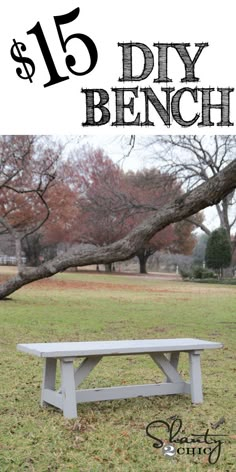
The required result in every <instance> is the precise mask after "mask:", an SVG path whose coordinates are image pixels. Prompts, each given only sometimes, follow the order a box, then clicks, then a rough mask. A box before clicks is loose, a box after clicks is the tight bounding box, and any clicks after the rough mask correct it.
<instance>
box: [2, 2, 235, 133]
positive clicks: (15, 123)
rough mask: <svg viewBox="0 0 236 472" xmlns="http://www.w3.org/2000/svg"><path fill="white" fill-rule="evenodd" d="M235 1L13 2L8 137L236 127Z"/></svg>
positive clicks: (5, 69)
mask: <svg viewBox="0 0 236 472" xmlns="http://www.w3.org/2000/svg"><path fill="white" fill-rule="evenodd" d="M233 6H234V4H233V1H231V0H230V1H229V0H226V1H225V2H224V3H223V4H222V5H221V7H220V8H217V4H216V3H215V4H214V3H212V2H206V1H203V0H199V1H198V2H197V3H196V2H195V3H190V2H189V1H186V0H180V1H178V2H176V1H174V0H172V1H169V2H157V1H156V0H147V1H146V2H144V3H143V2H140V3H138V2H137V1H133V0H129V1H127V0H126V1H124V0H120V1H119V2H116V3H115V2H111V1H108V0H101V1H100V2H95V1H91V0H77V1H75V0H67V1H63V0H51V1H50V2H45V3H43V2H35V1H34V2H32V1H29V0H22V1H21V2H19V1H16V0H15V1H11V2H5V4H4V7H2V9H3V14H2V15H1V18H0V21H1V28H0V35H1V37H0V44H1V60H2V62H1V75H0V81H1V87H0V94H1V118H0V132H1V134H31V133H32V134H93V135H94V134H101V133H103V134H106V135H114V134H132V133H135V134H140V135H150V134H170V133H173V134H234V133H235V126H236V98H235V97H236V90H235V88H236V75H235V60H234V46H235V45H236V40H235V37H234V36H235V35H234V30H235V25H234V23H235V15H234V9H233Z"/></svg>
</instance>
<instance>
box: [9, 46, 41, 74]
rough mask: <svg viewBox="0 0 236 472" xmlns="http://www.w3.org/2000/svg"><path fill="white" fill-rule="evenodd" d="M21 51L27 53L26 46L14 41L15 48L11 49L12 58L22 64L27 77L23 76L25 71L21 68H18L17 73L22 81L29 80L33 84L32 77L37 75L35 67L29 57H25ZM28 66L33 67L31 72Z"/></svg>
mask: <svg viewBox="0 0 236 472" xmlns="http://www.w3.org/2000/svg"><path fill="white" fill-rule="evenodd" d="M21 51H23V52H24V51H26V46H25V44H24V43H20V42H18V43H17V42H16V40H15V39H13V46H12V47H11V57H12V59H14V61H16V62H22V65H23V66H24V69H25V73H26V76H24V75H23V73H24V71H22V69H21V68H20V67H17V69H16V73H17V75H18V76H19V77H20V78H21V79H28V80H29V81H30V82H31V83H32V82H33V81H32V77H33V75H34V73H35V65H34V63H33V61H32V60H31V59H30V58H29V57H23V56H22V54H21ZM27 64H29V66H30V67H31V71H29V69H28V67H27Z"/></svg>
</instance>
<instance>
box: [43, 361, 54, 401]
mask: <svg viewBox="0 0 236 472" xmlns="http://www.w3.org/2000/svg"><path fill="white" fill-rule="evenodd" d="M56 368H57V360H56V359H53V358H46V359H45V364H44V369H43V383H42V391H41V406H47V402H45V401H44V400H43V395H44V390H45V389H49V390H55V384H56Z"/></svg>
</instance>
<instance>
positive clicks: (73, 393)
mask: <svg viewBox="0 0 236 472" xmlns="http://www.w3.org/2000/svg"><path fill="white" fill-rule="evenodd" d="M220 347H222V344H220V343H217V342H210V341H203V340H200V339H185V338H184V339H142V340H135V341H134V340H125V341H93V342H65V343H63V342H59V343H34V344H18V345H17V349H18V350H19V351H23V352H26V353H28V354H32V355H36V356H38V357H44V358H45V366H44V373H43V384H42V394H41V405H42V406H46V405H48V404H49V405H53V406H55V407H57V408H60V409H61V410H62V411H63V413H64V416H65V417H66V418H76V417H77V403H83V402H91V401H100V400H114V399H123V398H131V397H149V396H153V395H170V394H180V393H187V394H191V398H192V402H193V403H201V402H202V401H203V394H202V380H201V366H200V354H201V352H202V351H203V350H204V349H215V348H220ZM181 352H185V353H188V355H189V367H190V382H186V381H185V380H184V379H183V378H182V376H181V375H180V374H179V373H178V371H177V366H178V361H179V355H180V353H181ZM136 354H139V355H140V354H149V355H150V356H151V358H152V359H153V361H154V362H155V364H156V365H157V366H158V367H159V368H160V369H161V370H162V372H163V373H164V374H165V376H166V379H165V382H163V383H156V384H145V385H129V386H120V387H110V388H94V389H86V390H85V389H84V390H81V389H80V390H76V388H77V387H78V386H80V384H81V383H82V381H83V380H84V379H85V378H86V377H87V376H88V374H89V373H90V372H91V371H92V369H93V368H94V367H95V366H96V365H97V364H98V362H99V361H100V360H101V359H102V358H103V356H123V355H136ZM78 358H84V359H83V360H82V362H81V364H80V365H79V367H78V368H77V369H75V368H74V364H73V363H74V361H75V360H76V359H78ZM57 359H59V361H60V367H61V388H60V389H59V390H58V391H56V390H55V383H56V367H57Z"/></svg>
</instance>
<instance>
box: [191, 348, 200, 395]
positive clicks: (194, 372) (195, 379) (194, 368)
mask: <svg viewBox="0 0 236 472" xmlns="http://www.w3.org/2000/svg"><path fill="white" fill-rule="evenodd" d="M189 364H190V389H191V398H192V403H202V402H203V394H202V374H201V364H200V352H199V351H193V352H190V353H189Z"/></svg>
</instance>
